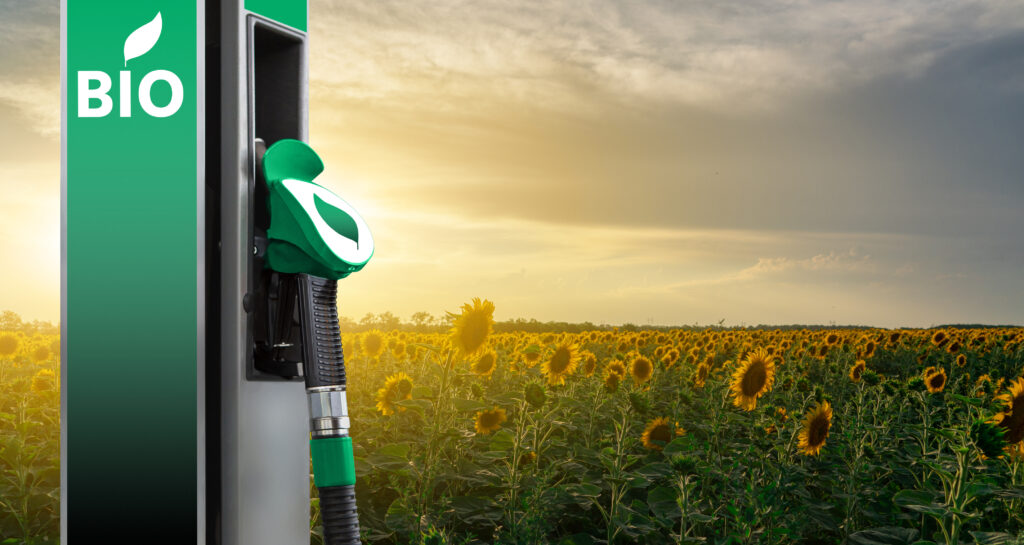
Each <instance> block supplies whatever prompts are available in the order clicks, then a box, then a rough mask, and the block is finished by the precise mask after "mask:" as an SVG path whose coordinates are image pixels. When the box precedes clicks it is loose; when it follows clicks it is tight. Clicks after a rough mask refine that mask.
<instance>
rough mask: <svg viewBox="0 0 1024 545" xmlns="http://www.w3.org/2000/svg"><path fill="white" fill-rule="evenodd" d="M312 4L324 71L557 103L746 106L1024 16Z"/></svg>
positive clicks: (342, 77)
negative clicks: (600, 99) (598, 98)
mask: <svg viewBox="0 0 1024 545" xmlns="http://www.w3.org/2000/svg"><path fill="white" fill-rule="evenodd" d="M313 15H314V16H313V17H312V18H311V24H312V25H313V29H312V31H313V33H314V35H317V36H321V38H319V39H320V40H322V42H321V44H320V45H316V44H314V47H316V48H318V50H319V51H325V52H326V53H325V54H324V57H325V58H324V60H325V61H326V62H327V64H328V65H329V66H331V68H330V69H327V70H318V69H316V68H314V79H315V83H318V84H320V85H322V86H323V87H330V88H332V89H334V92H337V93H340V94H342V95H344V96H346V97H349V98H356V99H381V98H386V97H394V96H404V97H408V98H415V100H416V102H417V103H419V104H422V103H424V102H429V101H436V102H437V106H438V107H442V105H443V106H446V107H449V108H455V109H466V108H469V109H472V108H473V107H474V104H473V101H464V99H465V98H467V97H474V96H479V95H480V94H481V93H484V92H485V91H486V92H485V94H487V95H490V96H500V97H504V98H505V99H513V100H517V101H519V102H525V103H535V104H538V105H546V106H549V107H552V108H558V109H563V108H565V107H566V106H573V104H572V103H575V104H574V106H575V108H574V109H576V108H586V107H587V103H588V97H590V96H592V95H595V94H610V95H613V96H617V97H620V98H621V99H622V100H628V101H636V100H642V101H653V102H656V103H660V102H665V101H668V102H677V103H681V104H686V105H698V106H702V107H712V108H717V109H721V110H724V111H735V110H736V109H737V108H746V107H750V106H755V107H760V106H763V105H765V104H774V103H776V102H778V101H779V100H780V99H781V100H785V99H787V98H789V96H791V95H792V93H794V92H802V91H806V90H808V89H812V90H816V89H832V90H835V89H840V88H842V87H844V86H848V85H860V84H863V83H864V82H867V81H870V80H872V79H875V78H878V77H882V76H887V75H893V74H902V75H905V76H915V75H919V74H921V73H922V72H923V71H925V70H926V69H927V68H928V67H929V66H930V65H931V63H933V62H934V61H935V59H936V58H938V57H939V56H941V55H943V54H944V53H946V52H947V51H950V50H954V49H957V48H959V47H963V46H965V45H968V44H971V43H975V42H977V41H979V40H985V39H990V38H992V37H994V36H997V35H1000V34H1005V33H1007V32H1011V31H1014V30H1019V29H1021V28H1024V16H1022V15H1024V9H1022V8H1021V6H1020V4H1019V3H1015V2H1010V1H1005V2H981V1H969V2H932V1H924V0H916V1H906V2H900V3H899V4H893V3H891V2H887V1H881V0H874V1H863V2H857V3H850V2H842V3H839V2H818V1H793V2H785V3H780V2H774V1H768V0H761V1H753V2H752V1H747V0H734V1H722V2H714V3H697V4H679V3H676V2H658V1H650V2H629V3H621V2H613V1H611V0H605V1H592V2H587V3H585V4H580V3H578V2H568V1H553V2H545V3H544V4H536V5H517V4H508V3H504V2H497V1H485V2H474V3H469V4H467V3H464V2H456V1H439V2H431V3H429V4H409V3H401V2H374V3H371V4H362V5H361V4H358V3H352V2H340V1H334V2H325V3H321V4H317V6H316V7H315V8H314V13H313ZM339 29H340V30H339ZM567 96H570V97H573V99H574V100H566V97H567Z"/></svg>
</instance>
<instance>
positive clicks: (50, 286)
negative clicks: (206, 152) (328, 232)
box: [0, 0, 1024, 327]
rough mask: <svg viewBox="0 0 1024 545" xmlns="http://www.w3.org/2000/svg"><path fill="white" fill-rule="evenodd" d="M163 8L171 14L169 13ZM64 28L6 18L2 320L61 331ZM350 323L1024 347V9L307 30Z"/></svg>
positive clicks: (1, 39)
mask: <svg viewBox="0 0 1024 545" xmlns="http://www.w3.org/2000/svg"><path fill="white" fill-rule="evenodd" d="M157 4H159V2H154V5H157ZM58 24H59V12H58V8H57V3H56V2H52V1H47V2H37V1H29V0H0V51H2V52H3V53H2V55H0V166H2V168H3V173H4V174H3V176H0V191H2V192H3V195H4V198H3V199H0V255H2V256H3V261H2V263H3V266H2V267H0V286H3V290H2V291H0V309H10V310H14V311H16V312H18V313H20V314H21V315H22V316H23V317H25V318H28V319H45V320H52V321H56V320H57V318H58V317H59V309H60V306H59V305H60V301H59V296H60V295H59V294H60V290H59V264H60V255H59V252H60V249H59V248H60V246H59V240H60V226H59V214H60V212H59V205H60V185H59V119H60V117H59V116H60V113H59V36H58ZM309 30H310V42H309V43H310V111H309V118H310V144H311V145H312V146H313V147H314V149H316V150H317V151H318V153H320V155H321V156H322V157H323V158H324V162H325V164H326V170H325V172H324V173H323V174H322V175H321V178H319V179H318V180H317V181H318V182H320V183H322V185H325V186H326V187H328V188H330V189H331V190H333V191H334V192H335V193H338V194H339V195H340V196H342V198H344V199H345V200H347V201H348V202H349V203H351V204H352V205H353V206H355V207H356V209H358V210H359V211H360V212H361V213H362V215H363V217H364V219H366V221H367V223H368V224H369V225H370V227H371V230H372V231H373V233H374V238H375V243H376V252H375V255H374V257H373V259H372V260H371V261H370V263H369V264H368V265H367V266H366V267H365V268H364V270H363V271H361V272H359V273H357V274H354V275H352V276H351V277H349V278H347V279H344V280H342V281H341V282H340V284H339V291H340V293H341V294H340V297H339V310H340V312H341V314H343V315H346V316H349V317H352V318H355V319H357V320H358V319H359V318H361V317H362V316H363V315H365V314H366V313H370V312H372V313H380V312H384V311H390V312H393V313H394V314H396V315H398V316H400V317H402V318H404V319H408V318H409V317H410V316H411V315H412V313H414V312H417V311H427V312H430V313H431V314H434V315H435V316H439V315H442V314H443V313H444V312H445V311H456V310H458V308H459V306H460V305H461V304H462V303H464V302H467V301H469V300H470V299H472V298H473V297H483V298H487V299H490V300H492V301H494V303H495V305H496V311H495V318H496V319H499V320H503V319H512V318H520V317H521V318H536V319H539V320H559V321H571V322H581V321H591V322H595V323H609V324H621V323H636V324H641V325H646V324H662V325H692V324H701V325H704V324H713V323H718V322H720V321H722V323H724V324H726V325H752V324H791V323H805V324H810V323H814V324H863V325H875V326H881V327H898V326H910V327H926V326H930V325H935V324H943V323H991V324H997V323H998V324H1009V323H1015V324H1021V323H1024V285H1022V280H1024V236H1021V233H1024V214H1022V213H1021V212H1022V211H1024V153H1022V150H1024V2H1020V1H1019V0H1017V1H990V2H976V1H964V0H958V1H936V0H906V1H902V2H881V1H857V2H840V1H824V0H795V1H780V2H767V1H761V0H753V1H752V0H720V1H716V2H674V1H664V2H660V1H628V2H621V1H620V2H611V1H603V0H602V1H590V2H575V1H574V2H566V1H557V0H556V1H547V2H536V3H529V4H526V3H515V4H513V3H508V2H497V1H474V2H461V1H449V0H432V1H431V2H408V1H404V2H397V1H394V2H392V1H372V2H369V1H365V2H364V1H352V0H344V1H341V0H336V1H333V0H332V1H328V0H316V1H315V2H311V7H310V29H309Z"/></svg>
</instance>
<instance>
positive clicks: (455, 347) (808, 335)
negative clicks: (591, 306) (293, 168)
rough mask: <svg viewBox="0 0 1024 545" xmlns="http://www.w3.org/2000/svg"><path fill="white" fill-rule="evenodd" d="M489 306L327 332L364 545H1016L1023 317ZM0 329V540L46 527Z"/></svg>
mask: <svg viewBox="0 0 1024 545" xmlns="http://www.w3.org/2000/svg"><path fill="white" fill-rule="evenodd" d="M493 312H494V305H493V304H492V303H490V302H489V301H482V300H474V301H472V302H471V303H467V304H465V305H463V306H462V308H461V312H459V313H456V314H452V315H451V316H450V322H451V323H450V327H448V328H446V330H445V331H443V332H440V331H439V332H434V333H423V332H413V331H399V330H395V331H376V330H370V331H362V332H346V333H344V334H343V336H342V337H343V339H342V340H343V345H344V347H345V355H346V366H347V371H348V390H349V394H348V399H349V409H350V413H351V416H352V429H351V434H352V437H353V440H354V443H355V454H356V472H357V484H356V487H357V494H358V501H359V514H360V524H361V527H362V531H363V539H364V542H368V543H382V544H387V543H423V544H445V543H453V544H455V543H458V544H477V543H480V544H483V543H517V544H518V543H523V544H527V543H555V544H565V545H571V544H597V543H602V544H625V543H651V544H662V543H707V544H739V543H766V544H774V543H809V544H815V543H822V544H825V543H827V544H836V543H850V544H858V545H868V544H915V543H916V544H921V545H924V544H929V543H935V544H938V543H947V544H953V543H979V544H1014V543H1016V544H1022V543H1024V441H1022V440H1024V378H1022V375H1024V329H1020V328H977V329H965V328H941V329H929V330H920V329H914V330H910V329H906V330H883V329H814V330H811V329H802V330H781V329H776V330H771V329H749V328H748V329H728V328H688V329H671V330H670V329H648V330H639V331H620V330H615V329H603V330H594V331H585V332H580V333H559V332H548V333H533V332H531V333H526V332H501V333H496V332H495V331H494V327H493V324H494V322H493ZM0 335H7V337H4V336H0V389H2V393H3V397H2V398H0V399H2V405H0V441H3V442H2V443H0V449H2V450H0V460H2V462H0V463H2V464H3V465H2V466H0V470H2V472H3V473H2V476H3V481H2V482H0V486H2V487H4V488H0V492H2V495H0V498H2V503H0V532H3V533H2V534H0V536H3V537H8V536H14V537H16V538H18V537H28V538H30V539H32V538H36V537H37V536H55V535H56V524H57V523H56V517H57V514H56V513H57V499H56V498H57V497H58V494H57V486H58V479H57V475H56V468H57V466H58V461H57V452H58V449H57V432H56V431H54V430H56V428H55V427H54V426H53V423H54V422H56V418H57V414H58V397H59V396H58V395H57V392H56V387H57V384H56V382H54V380H53V378H54V377H53V375H52V373H53V372H54V371H55V370H56V369H57V362H56V361H55V359H54V358H53V357H52V355H50V354H52V350H53V348H52V347H53V346H56V345H55V344H54V343H56V339H55V337H54V338H42V337H41V338H29V337H25V336H18V335H14V334H11V333H0ZM5 339H15V340H14V341H10V340H5ZM47 342H49V343H50V344H47ZM5 343H7V344H5ZM12 343H13V345H14V348H13V349H11V348H10V346H11V344H12ZM40 346H46V347H48V348H50V350H51V352H50V353H49V354H47V355H44V354H43V351H42V349H39V348H38V347H40ZM30 347H31V348H30ZM37 356H38V357H37ZM47 371H49V372H47ZM311 491H312V493H313V494H314V499H313V502H312V505H311V515H312V516H311V541H312V542H313V543H320V542H321V537H320V529H319V511H318V503H317V502H318V500H317V499H316V497H315V493H316V489H315V487H312V486H311ZM0 541H3V540H2V539H0Z"/></svg>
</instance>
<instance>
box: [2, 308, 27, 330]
mask: <svg viewBox="0 0 1024 545" xmlns="http://www.w3.org/2000/svg"><path fill="white" fill-rule="evenodd" d="M21 326H22V323H21V316H18V313H16V312H14V311H13V310H5V311H3V313H2V314H0V329H2V330H5V331H16V330H18V329H21Z"/></svg>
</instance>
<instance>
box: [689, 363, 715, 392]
mask: <svg viewBox="0 0 1024 545" xmlns="http://www.w3.org/2000/svg"><path fill="white" fill-rule="evenodd" d="M709 372H711V367H708V364H706V363H702V364H700V365H698V366H697V371H696V372H695V373H694V374H693V385H694V386H696V387H697V388H703V387H704V383H706V382H707V380H708V373H709Z"/></svg>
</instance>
